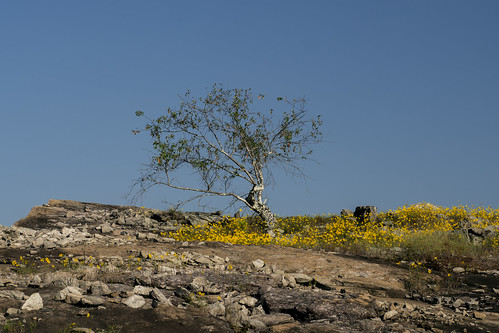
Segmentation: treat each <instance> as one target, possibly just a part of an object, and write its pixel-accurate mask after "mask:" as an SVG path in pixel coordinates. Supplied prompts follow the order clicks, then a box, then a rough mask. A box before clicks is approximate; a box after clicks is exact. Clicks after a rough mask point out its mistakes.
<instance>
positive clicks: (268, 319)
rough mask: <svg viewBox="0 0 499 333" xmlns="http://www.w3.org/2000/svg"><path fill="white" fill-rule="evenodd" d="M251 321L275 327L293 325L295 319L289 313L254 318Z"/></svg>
mask: <svg viewBox="0 0 499 333" xmlns="http://www.w3.org/2000/svg"><path fill="white" fill-rule="evenodd" d="M251 319H253V320H258V321H260V322H262V323H263V324H264V325H265V326H275V325H280V324H286V323H292V322H293V321H294V319H293V317H291V315H290V314H287V313H275V314H269V315H258V316H252V317H251Z"/></svg>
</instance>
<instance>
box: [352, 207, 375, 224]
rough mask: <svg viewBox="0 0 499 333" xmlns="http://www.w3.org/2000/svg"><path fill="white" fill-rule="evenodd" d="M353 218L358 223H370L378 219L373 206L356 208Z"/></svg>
mask: <svg viewBox="0 0 499 333" xmlns="http://www.w3.org/2000/svg"><path fill="white" fill-rule="evenodd" d="M353 216H355V218H356V219H357V221H358V222H359V223H366V222H372V221H375V220H376V218H377V217H378V209H377V208H376V207H375V206H358V207H356V208H355V212H354V213H353Z"/></svg>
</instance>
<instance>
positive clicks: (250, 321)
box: [248, 317, 267, 331]
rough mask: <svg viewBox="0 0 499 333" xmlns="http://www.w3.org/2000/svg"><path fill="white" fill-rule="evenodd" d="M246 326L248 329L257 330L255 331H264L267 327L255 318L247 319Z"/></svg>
mask: <svg viewBox="0 0 499 333" xmlns="http://www.w3.org/2000/svg"><path fill="white" fill-rule="evenodd" d="M248 324H249V327H251V328H253V329H255V330H257V331H264V330H266V329H267V325H265V324H264V323H263V322H262V321H261V320H258V319H255V318H251V317H250V318H249V319H248Z"/></svg>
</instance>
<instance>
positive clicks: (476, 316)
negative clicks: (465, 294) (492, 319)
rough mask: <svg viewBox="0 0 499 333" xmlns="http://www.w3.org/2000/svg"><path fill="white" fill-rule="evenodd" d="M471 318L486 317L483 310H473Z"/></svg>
mask: <svg viewBox="0 0 499 333" xmlns="http://www.w3.org/2000/svg"><path fill="white" fill-rule="evenodd" d="M473 318H476V319H485V318H487V314H486V313H484V312H479V311H474V312H473Z"/></svg>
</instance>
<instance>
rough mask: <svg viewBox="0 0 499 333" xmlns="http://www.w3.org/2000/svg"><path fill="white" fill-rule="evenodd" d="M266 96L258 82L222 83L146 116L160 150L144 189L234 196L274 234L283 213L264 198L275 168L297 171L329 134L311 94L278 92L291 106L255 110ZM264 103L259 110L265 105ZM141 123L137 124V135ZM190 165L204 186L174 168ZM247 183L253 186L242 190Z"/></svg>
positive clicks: (156, 151) (144, 179)
mask: <svg viewBox="0 0 499 333" xmlns="http://www.w3.org/2000/svg"><path fill="white" fill-rule="evenodd" d="M264 98H265V96H264V95H258V96H257V97H254V96H253V94H252V92H251V89H224V88H223V87H221V86H220V85H214V86H213V87H212V89H211V91H209V92H208V93H207V95H206V96H204V97H200V98H195V97H193V96H191V93H190V91H187V92H186V93H185V95H184V96H182V97H181V98H180V105H179V106H178V107H177V108H168V109H167V110H166V113H165V114H164V115H161V116H159V117H158V118H156V119H151V118H149V117H147V116H146V115H145V114H144V112H142V111H137V112H136V115H137V116H138V117H145V118H146V119H147V124H146V125H145V127H144V130H145V131H147V132H149V134H150V136H151V137H152V146H153V156H152V157H151V161H150V163H149V165H148V167H147V169H145V170H143V173H142V175H141V177H140V178H139V179H138V181H137V183H136V185H138V186H139V193H143V192H144V191H146V190H148V189H149V188H150V187H151V186H155V185H165V186H168V187H170V188H175V189H179V190H185V191H191V192H195V193H197V195H196V197H203V196H209V195H216V196H225V197H230V198H232V199H233V200H234V201H239V202H241V203H243V204H245V205H246V206H247V207H249V208H250V209H252V210H253V211H255V212H256V213H257V214H258V215H259V216H260V217H262V219H263V220H265V221H266V222H267V231H268V232H269V233H270V234H273V232H272V230H273V229H274V226H275V216H274V215H273V214H272V212H271V210H270V209H269V207H268V206H267V204H266V202H265V201H264V199H263V197H262V193H263V190H264V189H265V186H267V185H268V181H269V179H271V174H272V169H273V168H275V167H280V168H283V169H284V170H286V171H287V172H289V173H291V174H293V175H296V174H301V173H302V171H301V169H300V167H299V165H298V164H297V162H298V161H299V160H303V159H307V158H309V156H310V154H311V153H312V149H311V145H312V144H315V143H319V142H320V141H321V138H322V133H321V132H320V127H321V125H322V121H321V119H320V116H318V117H316V118H306V110H305V105H306V100H305V99H304V98H300V99H293V100H288V99H287V98H284V97H278V98H277V101H276V102H277V103H278V104H280V105H279V106H282V107H285V108H286V111H284V112H280V114H279V115H277V111H275V110H273V109H270V110H269V111H268V112H261V111H254V110H253V107H254V106H255V103H257V102H259V104H263V100H264ZM261 106H263V105H258V109H261ZM140 132H141V130H134V131H133V133H134V134H138V133H140ZM184 168H188V169H190V170H192V171H193V172H194V173H195V174H196V175H198V176H199V186H195V187H193V186H186V185H185V182H182V181H181V180H180V181H177V180H176V179H175V178H174V174H175V173H176V172H177V171H179V170H180V169H184ZM235 182H238V185H241V183H244V184H246V186H247V191H245V192H243V193H241V192H240V191H236V187H238V186H235V185H236V184H235Z"/></svg>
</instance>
